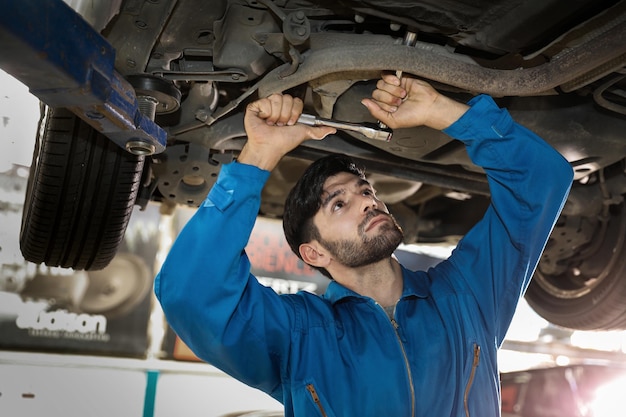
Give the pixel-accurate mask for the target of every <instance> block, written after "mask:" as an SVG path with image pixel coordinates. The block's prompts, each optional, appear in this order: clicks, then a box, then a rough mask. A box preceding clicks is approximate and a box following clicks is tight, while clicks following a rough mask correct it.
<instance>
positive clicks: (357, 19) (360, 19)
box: [354, 14, 365, 23]
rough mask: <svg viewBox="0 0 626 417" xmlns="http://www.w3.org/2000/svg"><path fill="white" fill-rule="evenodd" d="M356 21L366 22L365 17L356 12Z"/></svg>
mask: <svg viewBox="0 0 626 417" xmlns="http://www.w3.org/2000/svg"><path fill="white" fill-rule="evenodd" d="M354 21H355V22H357V23H363V22H365V17H364V16H363V15H361V14H355V15H354Z"/></svg>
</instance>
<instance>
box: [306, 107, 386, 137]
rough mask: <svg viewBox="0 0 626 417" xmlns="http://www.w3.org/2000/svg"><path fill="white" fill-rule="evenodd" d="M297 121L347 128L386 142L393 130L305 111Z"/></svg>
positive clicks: (308, 124)
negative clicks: (319, 115)
mask: <svg viewBox="0 0 626 417" xmlns="http://www.w3.org/2000/svg"><path fill="white" fill-rule="evenodd" d="M298 123H301V124H303V125H307V126H329V127H334V128H335V129H340V130H348V131H350V132H357V133H360V134H362V135H363V136H365V137H366V138H368V139H374V140H384V141H386V142H389V141H390V140H391V136H392V135H393V131H392V130H391V129H390V128H388V127H380V126H378V124H376V123H368V122H363V123H350V122H339V121H335V120H330V119H324V118H322V117H317V116H313V115H312V114H305V113H303V114H302V115H300V117H299V118H298Z"/></svg>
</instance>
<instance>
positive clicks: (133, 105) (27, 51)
mask: <svg viewBox="0 0 626 417" xmlns="http://www.w3.org/2000/svg"><path fill="white" fill-rule="evenodd" d="M0 50H2V54H0V68H2V69H3V70H4V71H6V72H7V73H9V74H11V75H12V76H13V77H15V78H16V79H18V80H19V81H20V82H22V83H23V84H25V85H26V86H27V87H28V88H29V89H30V92H31V93H32V94H33V95H35V96H37V97H38V98H39V99H40V100H41V101H43V102H44V103H46V104H47V105H49V106H52V107H67V108H68V109H70V110H71V111H72V112H74V113H75V114H76V115H77V116H79V117H80V118H82V119H83V120H85V121H86V122H87V123H89V124H90V125H91V126H93V127H94V128H95V129H96V130H98V131H99V132H101V133H103V134H104V135H105V136H107V137H108V138H109V139H111V140H112V141H114V142H115V143H117V144H118V145H119V146H121V147H122V148H125V149H127V150H129V151H130V152H133V153H140V154H150V153H160V152H163V151H164V150H165V144H166V141H167V134H166V133H165V131H164V130H163V129H161V128H160V127H159V126H158V125H157V124H155V123H154V122H153V121H152V120H150V119H149V118H148V117H146V116H144V115H143V114H142V113H141V112H140V111H139V106H138V103H137V98H136V96H135V91H134V89H133V87H132V86H131V85H130V84H129V83H128V82H127V81H126V80H125V79H124V78H123V77H122V76H121V75H120V74H119V73H118V72H117V71H116V70H115V68H114V63H115V50H114V49H113V47H112V46H111V45H110V44H109V43H108V41H107V40H106V39H105V38H104V37H102V36H101V35H100V34H99V33H98V32H96V31H95V30H94V29H93V28H92V27H91V26H90V25H89V24H88V23H87V22H86V21H85V20H84V19H83V18H82V17H81V16H80V15H78V14H77V13H76V12H75V11H74V10H72V9H71V8H70V7H69V6H67V5H66V4H65V3H64V2H63V1H61V0H47V1H45V2H42V1H37V0H5V1H4V2H3V10H2V13H0ZM138 143H141V144H143V145H145V146H143V145H142V146H137V144H138ZM129 144H131V145H129Z"/></svg>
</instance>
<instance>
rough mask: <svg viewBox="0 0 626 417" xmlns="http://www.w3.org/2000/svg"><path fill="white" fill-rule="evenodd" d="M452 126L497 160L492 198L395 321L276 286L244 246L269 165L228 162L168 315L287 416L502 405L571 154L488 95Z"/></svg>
mask: <svg viewBox="0 0 626 417" xmlns="http://www.w3.org/2000/svg"><path fill="white" fill-rule="evenodd" d="M469 104H470V106H471V107H470V109H469V110H468V111H467V112H466V113H465V114H464V115H463V116H462V117H461V118H460V119H459V120H458V121H457V122H455V123H454V124H453V125H451V126H450V127H449V128H447V129H446V130H445V131H444V132H445V133H447V134H448V135H450V136H451V137H453V138H456V139H458V140H461V141H462V142H463V143H464V144H465V145H466V147H467V151H468V154H469V156H470V158H471V159H472V161H473V162H474V163H475V164H476V165H479V166H481V167H483V169H484V171H485V172H486V174H487V176H488V180H489V184H490V192H491V204H490V206H489V207H488V209H487V211H486V213H485V215H484V217H483V218H482V219H481V220H480V221H479V222H478V223H477V224H476V225H475V226H474V227H473V228H472V229H471V231H470V232H468V233H467V235H466V236H464V238H463V239H462V240H461V241H460V243H459V244H458V246H457V248H456V249H455V250H454V251H453V253H452V255H451V256H450V257H449V258H448V259H447V260H445V261H443V262H441V263H439V264H438V265H437V266H435V267H433V268H431V269H429V270H428V271H410V270H408V269H406V268H403V271H402V273H403V279H404V289H403V293H402V297H401V299H400V300H399V302H398V303H397V305H396V307H395V311H394V312H393V319H391V320H390V318H389V316H388V315H387V314H386V312H385V311H384V309H383V308H382V307H381V306H380V305H379V304H377V303H376V301H374V300H373V299H371V298H368V297H364V296H361V295H359V294H357V293H355V292H353V291H351V290H349V289H347V288H345V287H343V286H342V285H340V284H339V283H337V282H335V281H333V282H331V283H330V285H329V286H328V289H327V291H326V293H325V294H324V296H322V297H320V296H318V295H315V294H311V293H306V292H301V293H298V294H286V295H278V294H276V293H275V292H274V291H273V290H272V289H270V288H267V287H264V286H262V285H261V284H259V282H257V280H256V279H255V277H254V276H253V275H251V274H250V263H249V260H248V258H247V256H246V254H245V252H244V248H245V246H246V244H247V241H248V237H249V235H250V233H251V230H252V228H253V226H254V222H255V218H256V216H257V213H258V211H259V205H260V195H261V190H262V188H263V186H264V184H265V182H266V180H267V178H268V176H269V172H267V171H264V170H260V169H258V168H257V167H254V166H250V165H245V164H241V163H237V162H234V163H231V164H227V165H225V166H224V167H222V170H221V172H220V175H219V177H218V179H217V182H216V184H215V185H214V186H213V188H212V189H211V191H210V193H209V195H208V196H207V199H206V200H205V202H204V203H203V204H202V206H201V207H200V208H199V209H198V211H197V212H196V213H195V214H194V216H193V217H192V219H191V220H190V221H189V222H188V224H187V225H186V226H185V228H184V229H183V230H182V232H181V233H180V235H179V236H178V238H177V240H176V242H175V243H174V245H173V247H172V249H171V251H170V253H169V255H168V257H167V259H166V261H165V263H164V264H163V266H162V269H161V271H160V273H159V274H158V276H157V278H156V282H155V291H156V295H157V297H158V299H159V300H160V302H161V304H162V307H163V310H164V312H165V314H166V317H167V319H168V322H169V324H170V325H171V326H172V328H173V329H174V331H175V332H176V333H177V334H178V335H179V336H180V337H181V339H182V340H183V341H184V342H185V343H186V344H187V345H188V346H189V347H190V348H191V349H192V350H193V352H195V354H196V355H197V356H198V357H200V358H201V359H203V360H205V361H207V362H208V363H211V364H213V365H215V366H216V367H218V368H220V369H222V370H223V371H225V372H226V373H228V374H230V375H232V376H233V377H235V378H237V379H239V380H241V381H243V382H244V383H246V384H248V385H250V386H252V387H256V388H258V389H260V390H262V391H264V392H266V393H268V394H269V395H271V396H272V397H274V398H275V399H277V400H278V401H280V402H281V403H283V404H284V407H285V415H286V416H307V417H311V416H326V417H346V416H358V417H366V416H372V417H374V416H375V417H380V416H393V417H416V416H419V417H445V416H454V417H462V416H465V417H492V416H499V414H500V404H499V373H498V367H497V349H498V348H499V346H500V345H501V343H502V341H503V339H504V336H505V333H506V331H507V328H508V326H509V324H510V322H511V319H512V317H513V314H514V312H515V308H516V306H517V303H518V301H519V299H520V297H521V296H522V295H523V292H524V291H525V290H526V287H527V285H528V283H529V281H530V279H531V276H532V274H533V272H534V270H535V267H536V265H537V262H538V260H539V257H540V255H541V252H542V251H543V248H544V246H545V244H546V242H547V239H548V236H549V234H550V232H551V230H552V228H553V226H554V223H555V222H556V219H557V217H558V215H559V213H560V211H561V209H562V207H563V204H564V202H565V200H566V197H567V193H568V191H569V188H570V185H571V182H572V169H571V167H570V165H569V164H568V162H567V161H566V160H565V159H564V158H563V157H562V156H561V155H560V154H559V153H558V152H556V151H555V150H554V149H553V148H551V147H550V146H549V145H548V144H546V143H545V142H544V141H543V140H542V139H540V138H539V137H538V136H537V135H535V134H534V133H532V132H531V131H529V130H528V129H526V128H524V127H522V126H520V125H519V124H517V123H515V122H514V121H513V120H512V119H511V117H510V115H509V113H508V112H507V111H506V110H504V109H500V108H498V106H497V105H496V104H495V103H494V102H493V100H492V99H491V98H490V97H488V96H484V95H483V96H478V97H476V98H474V99H472V100H471V101H470V102H469Z"/></svg>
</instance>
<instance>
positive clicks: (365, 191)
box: [363, 188, 374, 195]
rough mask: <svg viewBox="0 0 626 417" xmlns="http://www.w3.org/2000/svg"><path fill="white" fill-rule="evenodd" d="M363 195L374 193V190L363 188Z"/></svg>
mask: <svg viewBox="0 0 626 417" xmlns="http://www.w3.org/2000/svg"><path fill="white" fill-rule="evenodd" d="M363 195H374V191H372V190H370V189H369V188H367V189H365V190H363Z"/></svg>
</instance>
